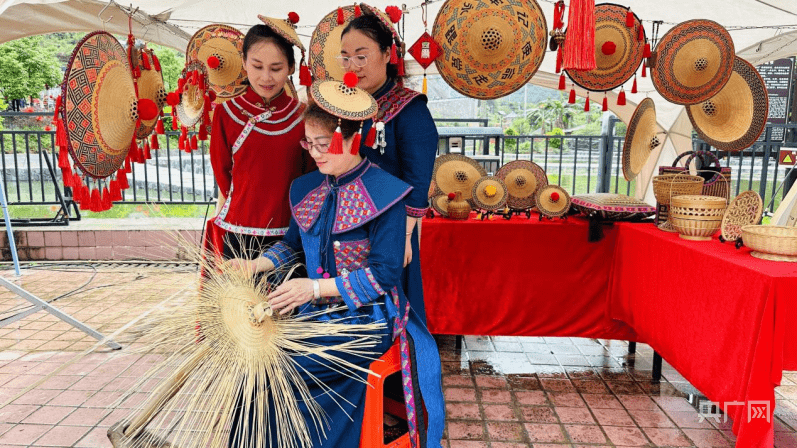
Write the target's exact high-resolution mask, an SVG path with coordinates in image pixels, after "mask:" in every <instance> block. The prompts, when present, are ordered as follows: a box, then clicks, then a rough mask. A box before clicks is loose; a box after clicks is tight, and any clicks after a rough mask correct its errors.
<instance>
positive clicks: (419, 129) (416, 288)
mask: <svg viewBox="0 0 797 448" xmlns="http://www.w3.org/2000/svg"><path fill="white" fill-rule="evenodd" d="M360 5H361V7H362V11H363V14H362V15H361V16H360V17H357V18H355V19H354V20H352V21H351V22H350V23H349V24H348V25H347V26H346V28H344V30H343V33H342V37H341V54H340V57H339V60H340V63H341V66H342V67H343V68H344V69H346V70H350V71H353V72H354V73H355V74H357V77H358V78H359V84H358V87H360V88H362V89H363V90H365V91H366V92H368V93H370V94H371V95H372V96H373V97H374V98H375V99H376V101H377V103H378V104H379V110H378V112H377V116H376V118H374V119H373V120H370V119H369V120H367V121H366V122H365V123H364V125H363V135H365V136H366V137H364V138H363V145H362V147H361V148H360V151H361V152H362V154H363V156H364V157H365V158H367V159H368V160H370V161H371V162H373V163H375V164H376V165H378V166H379V167H380V168H382V169H383V170H385V171H387V172H388V173H390V174H392V175H394V176H396V177H398V178H399V179H401V180H403V181H404V182H406V183H408V184H409V185H410V186H412V191H411V192H410V193H409V194H408V195H407V197H406V199H405V209H406V228H405V238H404V265H405V266H406V268H405V269H404V272H403V274H402V286H404V291H405V292H406V294H407V297H409V301H410V304H411V305H412V308H413V309H414V310H415V312H416V313H417V314H418V316H419V317H420V318H421V319H422V320H423V322H426V310H425V308H424V300H423V282H422V279H421V259H420V255H419V248H420V220H421V218H423V216H424V215H425V214H426V211H427V209H428V207H429V198H428V194H429V184H430V183H431V180H432V171H433V169H434V159H435V157H436V155H437V139H438V136H437V128H436V127H435V124H434V120H433V119H432V115H431V113H430V112H429V108H428V107H427V106H426V96H425V95H422V94H420V93H419V92H416V91H414V90H411V89H407V88H405V87H403V85H402V82H401V76H399V70H398V63H399V62H400V61H399V59H400V56H396V58H393V53H394V52H395V51H397V50H396V49H397V48H401V42H400V41H399V36H398V33H397V32H396V31H395V28H393V26H392V24H391V23H390V19H389V18H388V17H387V16H386V15H384V14H382V13H381V12H377V11H376V10H375V9H374V8H372V7H370V6H368V5H365V4H360ZM391 60H394V61H395V63H391ZM374 123H376V124H374Z"/></svg>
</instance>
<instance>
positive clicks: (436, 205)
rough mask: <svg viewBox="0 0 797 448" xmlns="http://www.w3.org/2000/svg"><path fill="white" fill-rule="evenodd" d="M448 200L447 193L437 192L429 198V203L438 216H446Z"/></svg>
mask: <svg viewBox="0 0 797 448" xmlns="http://www.w3.org/2000/svg"><path fill="white" fill-rule="evenodd" d="M448 200H449V199H448V195H447V194H438V195H437V196H433V197H432V198H431V199H429V203H430V204H431V206H432V208H433V209H434V211H436V212H437V213H438V214H440V216H448Z"/></svg>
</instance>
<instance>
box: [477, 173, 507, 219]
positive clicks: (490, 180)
mask: <svg viewBox="0 0 797 448" xmlns="http://www.w3.org/2000/svg"><path fill="white" fill-rule="evenodd" d="M471 195H472V197H473V203H474V204H476V207H478V208H480V209H482V210H488V211H493V210H498V209H502V208H504V207H505V206H506V199H507V192H506V185H504V181H502V180H501V179H500V178H498V177H496V176H484V177H482V178H481V179H479V180H477V181H476V183H475V184H474V185H473V191H472V193H471Z"/></svg>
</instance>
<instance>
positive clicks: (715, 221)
mask: <svg viewBox="0 0 797 448" xmlns="http://www.w3.org/2000/svg"><path fill="white" fill-rule="evenodd" d="M725 208H726V203H725V198H720V197H716V196H700V195H682V196H677V197H674V198H673V199H672V205H671V206H670V219H671V220H672V224H673V227H675V229H676V230H677V231H678V233H679V234H680V235H679V236H680V237H681V238H683V239H685V240H691V241H708V240H710V239H711V236H712V235H714V233H715V232H716V231H717V230H719V228H720V224H721V223H722V216H723V215H724V214H725Z"/></svg>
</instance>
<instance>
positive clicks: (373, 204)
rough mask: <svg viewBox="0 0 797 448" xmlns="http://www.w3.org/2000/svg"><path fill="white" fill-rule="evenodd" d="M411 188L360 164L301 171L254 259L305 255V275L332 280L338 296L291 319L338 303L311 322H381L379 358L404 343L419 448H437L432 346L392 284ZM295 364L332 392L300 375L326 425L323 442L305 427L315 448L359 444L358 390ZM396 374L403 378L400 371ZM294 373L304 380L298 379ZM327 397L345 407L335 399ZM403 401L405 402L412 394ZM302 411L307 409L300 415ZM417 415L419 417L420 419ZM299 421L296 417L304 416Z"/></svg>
mask: <svg viewBox="0 0 797 448" xmlns="http://www.w3.org/2000/svg"><path fill="white" fill-rule="evenodd" d="M410 190H411V187H410V186H409V185H407V184H406V183H404V182H402V181H401V180H399V179H397V178H395V177H393V176H391V175H389V174H388V173H386V172H385V171H383V170H381V169H379V168H377V167H376V166H374V165H373V164H371V163H370V162H369V161H368V160H367V159H365V160H363V162H362V163H360V164H359V165H358V166H357V167H355V168H354V169H353V170H352V171H350V172H348V173H346V174H344V175H342V176H339V177H338V178H335V177H333V176H326V175H324V174H321V173H320V172H318V171H315V172H312V173H309V174H306V175H304V176H302V177H300V178H298V179H296V180H295V181H294V182H293V184H292V185H291V190H290V202H291V212H292V220H291V223H290V226H289V228H288V232H287V233H286V234H285V237H284V238H283V240H282V241H280V242H278V243H277V244H275V245H274V246H273V247H272V248H271V249H269V250H268V251H267V252H266V253H264V254H263V256H264V257H267V258H269V259H270V260H271V261H272V262H273V263H274V265H275V266H276V267H277V268H281V267H284V266H286V265H288V264H290V263H292V261H293V260H296V259H300V258H301V256H302V255H304V259H305V263H306V265H307V271H308V273H309V276H310V278H321V277H322V274H319V273H317V270H318V268H319V267H320V268H321V269H322V270H323V271H324V272H328V273H329V274H330V276H332V277H334V278H335V283H336V285H337V287H338V290H339V291H341V292H342V293H343V295H342V297H337V298H322V299H321V300H314V301H311V302H310V303H307V304H305V305H303V306H302V307H300V309H299V311H298V312H300V313H309V312H313V311H317V310H318V309H319V307H328V306H332V305H333V304H336V305H337V304H339V303H340V302H341V301H342V303H344V304H345V305H346V307H345V308H344V310H345V311H341V312H338V313H335V314H332V315H324V316H323V317H321V318H320V319H330V318H338V317H343V316H348V317H356V321H357V322H358V323H371V322H379V321H384V322H386V323H387V328H386V329H385V330H384V331H382V342H381V343H380V344H379V346H378V347H376V348H375V349H374V351H376V352H379V353H380V354H381V353H385V352H386V351H387V350H388V349H389V348H390V346H391V345H392V343H393V339H394V338H396V339H399V340H400V343H401V348H402V358H405V355H408V354H409V351H408V350H407V349H408V347H409V346H410V345H409V344H408V343H407V341H408V340H409V341H411V346H412V348H413V349H414V352H413V353H412V357H413V360H414V362H415V364H416V365H415V366H414V372H413V373H415V374H416V375H417V386H418V388H419V389H420V393H421V396H422V398H423V400H422V402H423V403H424V405H425V408H426V413H427V417H428V419H427V420H428V426H427V431H426V440H424V442H426V443H425V444H424V445H425V446H427V447H430V448H438V447H440V446H441V445H440V443H441V442H440V441H441V438H442V433H443V425H444V420H445V415H444V414H445V408H444V403H443V396H442V388H441V367H440V357H439V353H438V351H437V346H436V344H435V341H434V339H433V338H432V336H431V334H429V332H428V330H427V329H426V326H425V325H424V324H423V322H421V320H420V319H419V317H418V315H417V314H416V313H415V312H414V311H412V310H411V308H410V306H409V303H408V302H407V298H406V296H405V295H404V293H403V291H402V287H401V273H402V270H403V269H402V264H403V254H404V245H403V242H404V238H403V236H404V233H405V229H406V209H405V204H404V200H405V197H406V195H407V194H408V193H409V192H410ZM336 302H337V303H336ZM317 342H321V343H323V341H317ZM336 342H340V341H339V340H338V341H336ZM341 356H342V357H344V358H346V359H347V360H348V361H350V362H352V363H355V364H358V365H360V366H363V367H368V366H369V365H370V363H371V360H370V359H367V358H362V357H356V356H350V355H341ZM405 359H409V358H405ZM295 361H296V362H297V363H298V364H299V365H301V366H302V367H303V368H304V369H306V370H308V371H310V372H311V373H312V374H313V375H315V376H316V377H319V378H322V379H323V381H324V383H325V384H326V386H328V387H330V388H331V389H332V390H333V391H334V392H335V393H334V394H333V393H329V392H327V391H326V390H324V389H321V388H320V387H318V385H317V384H315V383H314V381H312V380H310V379H309V378H305V379H306V380H307V384H308V386H309V387H310V391H311V393H312V394H313V396H314V397H315V399H316V401H317V402H318V403H319V404H320V405H321V407H322V408H323V409H324V410H325V411H326V412H327V413H328V416H329V421H330V422H331V425H330V426H329V427H327V428H325V436H322V435H321V434H320V433H318V432H313V431H317V429H316V428H315V427H314V426H313V425H308V426H309V427H310V430H311V435H312V436H313V439H314V441H315V442H317V443H316V444H315V445H314V446H318V447H358V446H359V442H360V433H361V427H362V421H363V408H364V404H365V391H366V385H365V384H364V383H363V382H360V381H356V380H354V379H351V378H348V377H346V376H343V375H341V374H340V373H338V372H337V371H334V370H332V369H330V368H328V367H326V366H324V365H322V364H321V363H319V362H318V361H317V360H316V359H313V358H308V357H297V358H295ZM300 370H301V369H300ZM402 373H403V376H405V379H406V378H407V376H406V375H407V374H408V373H409V371H408V370H405V371H404V372H402ZM302 375H303V376H306V375H305V374H304V373H303V372H302ZM361 378H362V379H365V375H364V374H361ZM404 384H407V383H404ZM405 392H406V388H405ZM336 394H339V395H340V396H342V397H344V398H345V400H346V401H348V403H347V402H346V401H343V400H341V399H340V398H337V399H336V397H335V395H336ZM409 396H410V397H413V394H411V393H410V394H409ZM419 398H421V397H414V398H413V399H414V400H415V401H414V402H413V401H410V403H408V405H407V410H408V415H409V416H412V415H414V414H415V412H419V411H420V410H416V409H415V407H414V404H415V403H421V400H420V399H419ZM405 399H406V398H405ZM303 412H306V409H304V408H303ZM419 415H421V416H422V415H423V414H422V413H420V412H419ZM307 416H308V414H306V413H305V418H306V419H307ZM420 419H423V417H420ZM410 420H411V421H410V422H409V424H410V427H411V428H412V429H413V430H414V429H415V425H414V424H413V420H414V419H413V418H412V417H410ZM415 421H417V420H415ZM308 423H310V421H309V420H308Z"/></svg>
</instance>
